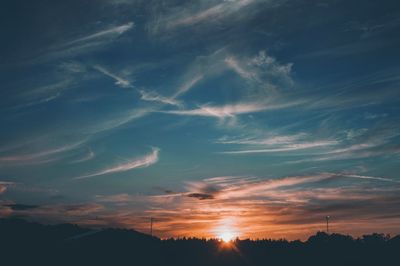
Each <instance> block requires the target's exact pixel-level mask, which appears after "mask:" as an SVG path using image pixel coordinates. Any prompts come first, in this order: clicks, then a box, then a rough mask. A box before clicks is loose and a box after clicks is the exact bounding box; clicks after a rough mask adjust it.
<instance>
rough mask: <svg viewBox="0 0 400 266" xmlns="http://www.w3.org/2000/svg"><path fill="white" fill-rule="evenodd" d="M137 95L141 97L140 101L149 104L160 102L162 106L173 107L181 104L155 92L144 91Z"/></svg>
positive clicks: (172, 98)
mask: <svg viewBox="0 0 400 266" xmlns="http://www.w3.org/2000/svg"><path fill="white" fill-rule="evenodd" d="M139 93H140V95H141V99H142V100H144V101H150V102H160V103H163V104H169V105H174V106H181V105H182V103H181V102H180V101H178V100H175V98H174V97H171V98H169V97H165V96H162V95H160V94H158V93H157V92H155V91H145V90H139Z"/></svg>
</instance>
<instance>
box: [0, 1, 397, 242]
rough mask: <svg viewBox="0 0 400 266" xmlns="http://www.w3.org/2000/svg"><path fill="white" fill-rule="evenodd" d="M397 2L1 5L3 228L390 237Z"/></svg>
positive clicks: (394, 191)
mask: <svg viewBox="0 0 400 266" xmlns="http://www.w3.org/2000/svg"><path fill="white" fill-rule="evenodd" d="M399 30H400V4H399V3H398V1H390V0H383V1H362V2H359V1H344V0H320V1H308V0H307V1H306V0H299V1H289V0H197V1H194V0H187V1H178V0H168V1H164V0H98V1H88V0H83V1H82V0H79V1H78V0H69V1H61V0H60V1H50V0H48V1H45V0H38V1H15V0H14V1H8V0H6V1H2V3H1V8H0V32H1V40H2V41H1V42H0V87H1V90H0V123H1V131H0V217H22V218H26V219H30V220H33V221H39V222H43V223H63V222H69V223H77V224H80V225H84V226H91V227H122V228H131V229H136V230H139V231H141V232H146V233H147V232H148V231H149V220H150V217H153V218H154V226H153V228H154V234H155V235H157V236H159V237H183V236H196V237H207V238H208V237H219V236H223V235H231V236H233V237H240V238H287V239H298V238H300V239H305V238H307V236H309V235H311V234H313V233H315V232H316V231H319V230H325V226H326V225H325V222H326V221H325V217H326V216H330V231H331V232H337V233H344V234H352V235H354V236H359V235H362V234H366V233H371V232H383V233H390V234H392V235H394V234H400V226H399V225H400V177H399V172H400V163H399V162H400V104H399V103H400V89H399V85H400V67H399V63H398V62H399V59H400V51H399V49H398V47H400V34H398V32H399Z"/></svg>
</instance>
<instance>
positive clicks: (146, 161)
mask: <svg viewBox="0 0 400 266" xmlns="http://www.w3.org/2000/svg"><path fill="white" fill-rule="evenodd" d="M159 151H160V149H158V148H152V152H151V153H150V154H148V155H145V156H143V157H140V158H135V159H133V160H130V161H129V162H128V163H124V164H119V165H116V166H112V167H110V168H106V169H103V170H101V171H99V172H95V173H93V174H88V175H83V176H79V177H75V178H74V179H84V178H89V177H95V176H101V175H108V174H113V173H119V172H126V171H129V170H132V169H136V168H143V167H148V166H150V165H152V164H155V163H156V162H157V161H158V153H159Z"/></svg>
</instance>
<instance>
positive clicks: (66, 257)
mask: <svg viewBox="0 0 400 266" xmlns="http://www.w3.org/2000/svg"><path fill="white" fill-rule="evenodd" d="M399 250H400V236H395V237H393V238H390V236H388V235H384V234H376V233H375V234H371V235H364V236H363V237H361V238H357V239H354V238H352V237H351V236H348V235H341V234H327V233H324V232H318V233H316V234H315V235H313V236H310V237H309V238H308V240H307V241H305V242H302V241H299V240H296V241H287V240H284V239H280V240H271V239H267V240H249V239H245V240H239V239H237V240H235V241H233V242H231V243H229V244H223V243H221V242H220V241H218V240H216V239H210V240H206V239H197V238H183V239H167V240H160V239H159V238H157V237H152V236H150V235H146V234H143V233H139V232H137V231H134V230H125V229H111V228H109V229H87V228H82V227H80V226H77V225H72V224H59V225H42V224H38V223H32V222H27V221H24V220H22V219H0V258H1V260H0V263H1V265H176V266H180V265H182V266H183V265H199V266H200V265H204V266H206V265H207V266H208V265H219V266H224V265H229V266H236V265H291V266H292V265H397V264H398V263H396V262H397V261H398V256H397V253H398V252H399Z"/></svg>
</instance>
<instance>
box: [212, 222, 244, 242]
mask: <svg viewBox="0 0 400 266" xmlns="http://www.w3.org/2000/svg"><path fill="white" fill-rule="evenodd" d="M234 224H235V223H234V221H233V220H232V219H223V220H221V221H220V225H219V227H217V228H215V230H214V233H215V236H216V238H218V239H219V240H221V241H223V242H225V243H228V242H230V241H232V240H234V239H235V238H237V237H239V233H238V231H237V230H236V226H234Z"/></svg>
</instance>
